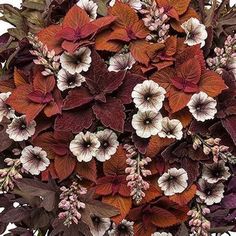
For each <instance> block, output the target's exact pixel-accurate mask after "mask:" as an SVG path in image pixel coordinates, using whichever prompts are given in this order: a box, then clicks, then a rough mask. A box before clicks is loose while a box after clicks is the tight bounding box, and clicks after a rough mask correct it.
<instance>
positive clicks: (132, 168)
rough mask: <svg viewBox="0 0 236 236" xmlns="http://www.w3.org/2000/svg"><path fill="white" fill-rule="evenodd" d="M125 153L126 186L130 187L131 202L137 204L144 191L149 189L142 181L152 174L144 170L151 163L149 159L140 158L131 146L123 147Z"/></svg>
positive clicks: (144, 181) (146, 183) (147, 184)
mask: <svg viewBox="0 0 236 236" xmlns="http://www.w3.org/2000/svg"><path fill="white" fill-rule="evenodd" d="M124 148H125V149H126V152H127V155H126V156H127V157H128V158H127V160H126V163H127V165H128V167H127V168H126V169H125V173H127V174H128V175H127V177H126V180H127V181H128V183H127V186H128V187H130V189H131V193H130V195H131V196H132V198H133V200H134V201H135V202H136V203H137V204H139V203H140V202H141V201H142V199H143V198H144V197H145V192H144V191H145V190H147V189H149V183H148V182H147V181H146V180H144V179H143V177H147V176H149V175H151V174H152V172H151V171H150V170H148V169H146V166H147V165H148V163H149V162H151V161H152V160H151V158H149V157H141V155H140V154H139V153H138V152H136V149H135V147H134V146H132V145H128V144H126V145H124Z"/></svg>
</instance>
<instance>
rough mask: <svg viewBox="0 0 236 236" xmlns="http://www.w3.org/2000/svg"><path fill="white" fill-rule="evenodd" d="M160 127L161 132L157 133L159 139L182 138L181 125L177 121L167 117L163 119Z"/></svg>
mask: <svg viewBox="0 0 236 236" xmlns="http://www.w3.org/2000/svg"><path fill="white" fill-rule="evenodd" d="M161 126H162V128H161V131H160V132H159V133H158V135H159V136H160V137H161V138H175V139H177V140H180V139H181V138H182V137H183V131H182V129H183V125H182V124H181V122H180V121H179V120H177V119H172V120H170V119H169V118H168V117H164V118H163V119H162V121H161Z"/></svg>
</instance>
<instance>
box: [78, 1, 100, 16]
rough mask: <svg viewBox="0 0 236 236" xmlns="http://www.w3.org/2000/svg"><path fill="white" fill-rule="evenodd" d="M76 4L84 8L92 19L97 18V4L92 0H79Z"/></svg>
mask: <svg viewBox="0 0 236 236" xmlns="http://www.w3.org/2000/svg"><path fill="white" fill-rule="evenodd" d="M77 6H78V7H80V8H82V9H84V10H85V11H86V12H87V14H88V15H89V17H90V18H91V19H92V20H95V19H96V18H97V10H98V5H97V3H95V2H94V1H92V0H79V1H78V3H77Z"/></svg>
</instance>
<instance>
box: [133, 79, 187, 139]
mask: <svg viewBox="0 0 236 236" xmlns="http://www.w3.org/2000/svg"><path fill="white" fill-rule="evenodd" d="M165 94H166V91H165V89H164V88H162V87H161V86H159V85H158V84H157V83H156V82H154V81H152V80H145V81H144V82H143V83H142V84H137V85H136V86H135V87H134V89H133V92H132V95H131V96H132V98H133V102H134V104H135V106H136V107H137V108H138V113H137V114H135V115H134V116H133V119H132V126H133V128H134V129H135V130H136V133H137V135H138V136H139V137H141V138H149V137H151V136H152V135H157V134H158V135H159V136H160V137H162V138H176V139H178V140H179V139H181V138H182V136H183V132H182V129H183V126H182V124H181V122H180V121H179V120H176V119H172V120H171V119H169V118H168V117H165V118H162V115H161V113H160V110H161V108H162V106H163V101H164V99H165Z"/></svg>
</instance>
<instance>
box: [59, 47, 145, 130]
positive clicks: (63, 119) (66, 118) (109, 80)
mask: <svg viewBox="0 0 236 236" xmlns="http://www.w3.org/2000/svg"><path fill="white" fill-rule="evenodd" d="M85 75H86V84H87V87H80V88H76V89H73V90H71V91H70V92H69V94H68V95H67V97H66V98H65V100H64V105H63V110H64V111H63V113H62V115H59V116H58V117H57V118H56V121H55V129H56V130H64V131H68V130H71V131H72V132H73V133H78V132H81V131H82V130H83V129H88V128H89V127H90V126H91V125H92V121H93V119H94V118H95V117H96V118H97V119H98V120H100V121H101V123H102V124H103V125H104V126H106V127H109V128H111V129H114V130H116V131H118V132H123V130H124V123H125V112H124V110H125V107H124V106H123V104H129V103H131V102H132V98H131V92H132V90H133V88H134V87H135V85H136V84H138V83H140V82H142V81H143V80H144V78H143V77H142V76H139V75H132V74H131V73H128V72H126V71H120V72H109V71H108V69H107V67H106V65H105V62H104V61H103V60H102V59H101V57H100V56H99V54H98V53H97V52H96V51H93V52H92V64H91V66H90V69H89V71H88V72H87V73H86V74H85ZM78 98H79V99H78ZM75 108H77V109H75ZM78 121H79V122H78Z"/></svg>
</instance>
